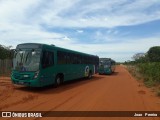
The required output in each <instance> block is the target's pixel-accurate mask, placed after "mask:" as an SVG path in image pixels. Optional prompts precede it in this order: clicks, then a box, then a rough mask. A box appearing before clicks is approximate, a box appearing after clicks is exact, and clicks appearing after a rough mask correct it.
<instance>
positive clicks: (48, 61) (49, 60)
mask: <svg viewBox="0 0 160 120" xmlns="http://www.w3.org/2000/svg"><path fill="white" fill-rule="evenodd" d="M52 65H54V53H53V52H49V51H43V57H42V67H43V68H46V67H50V66H52Z"/></svg>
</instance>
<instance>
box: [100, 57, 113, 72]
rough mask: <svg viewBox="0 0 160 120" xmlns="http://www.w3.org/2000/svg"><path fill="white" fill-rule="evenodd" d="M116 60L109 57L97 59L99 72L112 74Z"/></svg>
mask: <svg viewBox="0 0 160 120" xmlns="http://www.w3.org/2000/svg"><path fill="white" fill-rule="evenodd" d="M115 65H116V62H115V61H114V60H112V59H111V58H100V59H99V69H98V72H99V74H112V73H113V72H114V71H115Z"/></svg>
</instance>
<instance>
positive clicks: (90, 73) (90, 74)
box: [87, 71, 92, 79]
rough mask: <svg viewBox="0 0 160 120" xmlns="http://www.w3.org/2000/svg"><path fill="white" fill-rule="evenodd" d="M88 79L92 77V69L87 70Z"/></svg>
mask: <svg viewBox="0 0 160 120" xmlns="http://www.w3.org/2000/svg"><path fill="white" fill-rule="evenodd" d="M87 78H88V79H91V78H92V71H89V74H88V77H87Z"/></svg>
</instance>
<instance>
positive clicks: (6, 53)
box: [0, 45, 12, 59]
mask: <svg viewBox="0 0 160 120" xmlns="http://www.w3.org/2000/svg"><path fill="white" fill-rule="evenodd" d="M11 47H12V46H8V47H6V46H3V45H0V59H10V58H12V54H11Z"/></svg>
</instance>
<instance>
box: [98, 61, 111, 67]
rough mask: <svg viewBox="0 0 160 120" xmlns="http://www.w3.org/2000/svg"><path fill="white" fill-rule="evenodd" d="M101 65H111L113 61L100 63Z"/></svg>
mask: <svg viewBox="0 0 160 120" xmlns="http://www.w3.org/2000/svg"><path fill="white" fill-rule="evenodd" d="M100 65H109V66H110V65H111V61H100Z"/></svg>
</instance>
